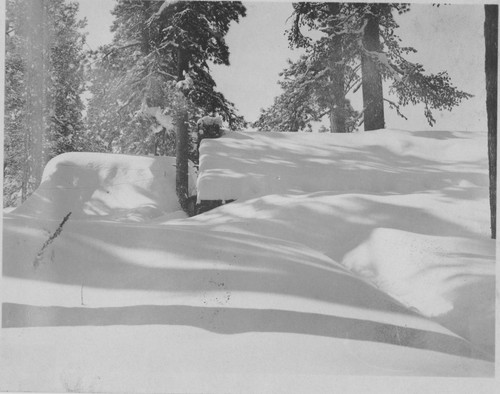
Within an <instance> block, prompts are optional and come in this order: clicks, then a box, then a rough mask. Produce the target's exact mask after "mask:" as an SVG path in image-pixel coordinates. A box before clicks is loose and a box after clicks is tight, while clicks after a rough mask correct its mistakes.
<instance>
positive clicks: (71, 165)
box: [12, 153, 196, 221]
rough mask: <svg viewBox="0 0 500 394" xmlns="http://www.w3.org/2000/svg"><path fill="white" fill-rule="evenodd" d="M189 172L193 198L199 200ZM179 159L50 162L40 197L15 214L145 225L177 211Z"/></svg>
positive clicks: (102, 157) (95, 157)
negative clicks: (176, 186) (142, 223)
mask: <svg viewBox="0 0 500 394" xmlns="http://www.w3.org/2000/svg"><path fill="white" fill-rule="evenodd" d="M195 178H196V176H195V174H194V170H193V168H192V167H191V176H190V180H191V184H190V191H191V194H193V195H195V194H196V191H195ZM180 209H181V208H180V205H179V204H178V202H177V198H176V194H175V158H173V157H160V156H157V157H147V156H130V155H119V154H113V155H110V154H103V153H77V154H75V153H66V154H62V155H59V156H57V157H55V158H54V159H52V160H51V161H50V162H49V163H48V164H47V166H46V167H45V170H44V172H43V176H42V182H41V185H40V187H39V188H38V189H37V190H36V192H35V193H34V194H33V195H32V196H31V197H30V198H29V199H28V200H27V201H26V202H25V203H24V204H23V205H22V206H20V207H18V208H17V209H15V210H14V211H12V213H13V214H15V215H21V216H29V217H36V218H37V219H41V218H44V219H55V220H57V219H59V218H61V219H62V218H63V217H64V216H65V215H66V214H68V212H71V216H72V218H73V219H107V220H114V221H146V220H150V219H153V218H155V217H158V216H161V215H165V214H167V213H172V212H175V211H179V210H180Z"/></svg>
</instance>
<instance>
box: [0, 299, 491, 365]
mask: <svg viewBox="0 0 500 394" xmlns="http://www.w3.org/2000/svg"><path fill="white" fill-rule="evenodd" d="M2 316H3V318H2V328H4V329H6V328H19V327H62V326H110V325H170V326H190V327H196V328H200V329H203V330H207V331H210V332H214V333H217V334H225V335H234V334H242V333H250V332H260V333H291V334H304V335H313V336H322V337H329V338H340V339H349V340H356V341H371V342H378V343H385V344H390V345H396V346H403V347H411V348H415V349H426V350H431V351H435V352H440V353H445V354H449V355H454V356H460V357H467V358H474V359H480V360H486V361H494V356H492V355H489V354H487V353H484V352H481V351H478V350H476V349H474V348H473V347H472V346H471V345H470V344H469V343H468V342H467V341H465V340H463V339H462V338H460V337H456V336H451V335H446V334H442V333H437V332H431V331H425V330H420V329H415V328H409V327H402V326H398V325H393V324H387V323H379V322H374V321H370V320H362V319H352V318H346V317H340V316H331V315H323V314H317V313H304V312H296V311H286V310H275V309H243V308H210V307H194V306H183V305H169V306H163V305H139V306H126V307H107V308H84V307H71V308H68V307H55V306H49V307H46V306H32V305H24V304H13V303H4V304H2Z"/></svg>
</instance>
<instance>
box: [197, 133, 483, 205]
mask: <svg viewBox="0 0 500 394" xmlns="http://www.w3.org/2000/svg"><path fill="white" fill-rule="evenodd" d="M478 134H479V136H477V135H473V133H465V132H438V131H436V132H424V131H419V132H410V131H401V130H378V131H370V132H367V133H348V134H331V133H323V134H316V133H269V132H267V133H266V132H248V133H228V134H227V135H225V136H223V137H222V138H219V139H215V140H204V141H202V143H201V146H200V173H199V177H198V199H199V200H235V199H248V198H253V197H258V196H263V195H267V194H279V193H290V192H301V193H311V192H317V191H338V192H350V193H353V192H368V193H376V194H391V193H397V194H401V193H413V192H418V191H430V190H442V189H446V190H448V191H449V192H450V193H453V192H454V193H455V194H457V195H458V194H460V193H463V197H468V196H469V195H470V196H472V197H473V196H475V195H476V194H478V193H479V194H481V193H483V190H482V189H483V188H484V187H485V186H487V184H488V178H487V174H486V173H485V169H487V168H488V166H487V157H486V155H485V152H486V151H485V147H486V146H487V145H486V138H485V137H486V136H485V134H484V133H478Z"/></svg>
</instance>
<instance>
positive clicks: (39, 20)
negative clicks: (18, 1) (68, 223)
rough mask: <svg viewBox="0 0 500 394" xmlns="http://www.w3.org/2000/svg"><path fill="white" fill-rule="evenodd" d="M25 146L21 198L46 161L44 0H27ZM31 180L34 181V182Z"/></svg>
mask: <svg viewBox="0 0 500 394" xmlns="http://www.w3.org/2000/svg"><path fill="white" fill-rule="evenodd" d="M26 6H27V12H26V18H27V20H26V23H25V28H26V31H25V37H26V47H25V48H26V63H27V67H26V93H27V94H26V112H27V119H26V133H27V135H26V139H25V143H26V148H27V156H28V160H27V163H26V164H25V165H26V166H27V167H26V171H25V175H24V176H23V185H22V199H23V200H24V199H25V198H26V197H27V195H28V194H29V193H30V192H31V191H32V189H33V188H36V187H38V185H39V184H40V181H41V179H42V171H43V167H44V165H45V161H44V149H43V142H44V132H45V126H46V122H45V119H44V112H45V109H46V108H45V107H46V93H47V92H46V80H45V79H46V64H45V63H46V61H47V58H46V56H47V55H46V50H47V48H46V47H47V45H46V44H47V43H46V37H45V36H46V33H45V31H46V22H47V21H46V19H47V18H46V9H45V8H46V7H45V0H36V1H28V2H26ZM32 180H33V181H34V184H31V182H32Z"/></svg>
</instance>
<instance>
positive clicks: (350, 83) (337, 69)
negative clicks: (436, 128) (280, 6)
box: [288, 2, 471, 132]
mask: <svg viewBox="0 0 500 394" xmlns="http://www.w3.org/2000/svg"><path fill="white" fill-rule="evenodd" d="M409 9H410V7H409V5H408V4H392V3H391V4H372V3H335V7H334V6H333V5H332V3H313V2H311V3H295V4H294V13H293V15H292V16H293V17H294V19H293V25H292V28H291V29H290V30H289V33H288V38H289V41H290V43H291V46H292V47H298V48H304V49H305V50H306V53H307V57H308V58H316V59H320V58H322V59H330V62H323V64H322V68H320V69H319V70H316V73H309V72H306V73H304V74H299V73H297V74H296V75H295V76H296V78H297V79H299V78H303V79H305V83H313V82H314V79H315V78H316V76H317V74H320V75H324V74H327V75H328V80H327V81H324V82H323V86H324V88H326V89H325V91H326V92H329V95H328V94H325V93H323V94H321V97H322V98H323V99H324V100H326V101H328V102H329V104H330V106H331V108H332V109H335V111H332V113H331V119H332V120H333V121H332V122H331V131H337V132H338V131H342V127H341V126H340V127H336V126H335V122H338V125H341V124H342V121H343V118H345V113H344V114H343V113H342V111H345V108H346V107H345V106H344V105H343V104H342V103H345V94H347V93H348V92H349V91H350V90H352V91H353V92H355V91H357V90H358V89H359V88H360V87H361V86H362V88H363V98H364V108H363V111H362V113H363V116H364V122H365V130H370V129H374V128H380V127H384V126H385V124H384V112H383V109H384V108H383V101H386V102H388V103H389V107H390V108H392V109H395V110H396V111H397V113H398V114H399V115H400V116H403V117H404V115H403V114H402V113H401V112H400V108H401V107H402V106H406V105H408V104H418V103H423V104H424V115H425V116H426V118H427V120H428V122H429V124H430V125H431V126H432V125H434V123H435V119H434V117H433V113H432V110H433V109H437V110H444V109H446V110H451V109H452V108H453V107H454V106H456V105H458V104H459V103H460V102H461V101H462V100H464V99H467V98H470V97H471V95H470V94H468V93H465V92H462V91H460V90H459V89H457V88H456V87H455V86H453V85H452V84H451V81H450V78H449V76H448V74H447V73H446V72H439V73H437V74H425V72H424V68H423V66H422V65H421V64H418V63H412V62H410V61H408V60H407V59H406V58H405V55H406V54H408V53H412V52H416V50H415V49H414V48H411V47H403V46H401V45H400V41H401V40H400V39H399V37H398V36H397V35H396V34H395V29H397V28H398V27H399V26H398V24H397V23H396V21H395V19H394V15H393V14H394V13H405V12H408V11H409ZM305 28H307V29H309V30H311V31H313V32H314V34H313V35H312V34H309V35H307V34H304V33H303V31H302V30H303V29H305ZM312 36H314V37H315V38H313V37H312ZM299 70H300V69H299V68H297V71H299ZM360 73H361V75H360ZM383 80H384V81H390V82H391V84H390V86H389V90H390V92H391V93H394V94H395V95H396V96H397V98H398V100H397V102H393V101H390V100H388V99H386V98H384V97H383V91H382V81H383ZM341 81H343V82H341ZM316 90H317V92H318V93H319V90H318V89H316ZM335 119H336V121H335ZM344 131H345V129H344Z"/></svg>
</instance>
